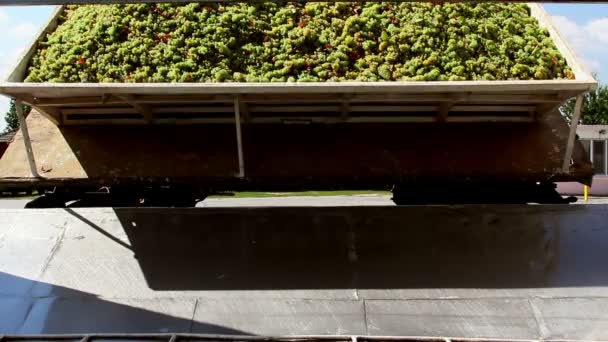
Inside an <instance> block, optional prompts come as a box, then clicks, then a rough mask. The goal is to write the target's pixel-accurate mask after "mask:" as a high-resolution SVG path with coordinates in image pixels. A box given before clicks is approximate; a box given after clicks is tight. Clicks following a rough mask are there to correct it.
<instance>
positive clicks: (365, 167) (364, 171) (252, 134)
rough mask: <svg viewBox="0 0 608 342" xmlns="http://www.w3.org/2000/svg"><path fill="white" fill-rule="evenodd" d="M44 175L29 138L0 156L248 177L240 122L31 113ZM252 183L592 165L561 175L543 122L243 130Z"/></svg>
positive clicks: (553, 137)
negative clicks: (67, 120)
mask: <svg viewBox="0 0 608 342" xmlns="http://www.w3.org/2000/svg"><path fill="white" fill-rule="evenodd" d="M28 126H29V128H30V131H31V135H32V145H33V150H34V155H35V157H36V160H37V163H38V168H39V170H38V172H39V174H40V175H41V176H42V178H40V179H36V178H31V176H30V171H29V169H28V167H27V165H28V164H27V160H26V153H25V150H24V146H23V141H22V136H21V134H18V135H17V136H16V139H15V141H14V142H13V143H12V144H11V145H10V146H9V149H8V150H7V151H6V153H5V155H4V156H3V158H2V159H0V181H2V182H4V183H10V182H23V181H36V182H51V183H52V182H53V181H55V182H56V183H57V184H61V181H64V180H74V181H81V182H84V183H86V182H89V183H91V184H100V183H101V184H107V185H118V184H121V183H122V184H124V183H125V182H130V181H133V182H148V181H149V182H151V183H172V182H185V183H190V184H194V183H197V184H206V185H210V186H213V185H218V184H221V183H226V182H227V183H233V184H234V183H235V182H236V180H237V177H236V176H237V175H238V173H239V167H238V154H237V146H236V141H235V139H234V126H233V125H186V126H179V125H177V126H156V125H143V126H63V127H57V126H55V125H53V124H52V123H51V122H49V121H48V120H46V119H44V118H43V117H41V116H40V115H39V114H37V113H36V112H32V114H31V115H30V116H29V117H28ZM242 135H243V146H244V147H243V153H244V155H243V158H244V162H245V163H244V164H245V165H246V167H245V176H246V177H245V180H244V182H245V183H249V184H252V185H251V186H252V187H255V186H259V187H272V186H275V187H278V186H280V185H284V186H286V187H289V186H295V185H297V184H302V185H304V184H307V183H308V184H311V185H314V184H315V183H319V184H320V183H327V184H333V185H334V186H339V185H340V184H348V183H351V184H357V183H358V184H361V186H365V185H370V184H376V185H380V184H384V185H385V186H387V185H390V184H393V183H395V182H398V181H408V180H432V179H443V180H450V179H455V180H475V179H484V180H497V181H498V180H516V179H522V180H524V179H528V180H539V181H540V180H556V181H557V180H564V181H565V180H572V181H580V182H587V181H588V180H589V179H590V177H591V175H592V169H591V164H590V162H589V161H588V160H587V159H586V158H587V157H586V155H585V154H584V153H582V152H583V148H582V146H579V145H580V143H578V142H577V144H576V146H575V149H574V156H575V161H576V163H575V164H574V165H573V166H572V167H571V170H570V173H569V174H566V173H564V172H563V171H562V170H561V166H562V161H563V156H564V150H565V147H566V143H567V139H568V126H567V124H566V123H565V121H564V120H563V119H562V118H561V117H559V116H557V115H548V116H546V117H544V118H543V119H541V120H540V121H538V122H537V123H534V124H500V125H499V124H491V123H486V124H482V123H478V124H455V123H454V124H438V125H426V124H359V125H348V124H342V125H315V124H311V125H248V124H243V125H242Z"/></svg>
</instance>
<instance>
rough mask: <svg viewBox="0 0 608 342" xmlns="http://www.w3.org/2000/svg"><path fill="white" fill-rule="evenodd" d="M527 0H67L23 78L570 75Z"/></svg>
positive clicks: (174, 79) (375, 78)
mask: <svg viewBox="0 0 608 342" xmlns="http://www.w3.org/2000/svg"><path fill="white" fill-rule="evenodd" d="M572 77H574V75H573V73H572V70H571V69H570V67H569V66H568V65H567V63H566V61H565V59H564V58H563V57H562V56H561V54H560V53H559V51H558V49H557V48H556V47H555V45H554V43H553V41H552V40H551V38H550V36H549V33H548V32H547V30H545V29H543V28H541V27H540V26H539V25H538V23H537V21H536V19H534V18H533V17H531V16H530V11H529V8H528V7H527V6H526V5H524V4H504V3H498V2H495V3H494V2H493V3H485V4H484V3H448V4H444V5H434V4H430V3H409V2H397V3H378V2H370V3H365V2H337V3H328V2H318V3H317V2H308V3H299V2H294V3H290V2H286V3H280V4H279V3H274V2H266V3H235V4H202V3H190V4H163V3H159V4H113V5H71V6H67V7H66V9H65V11H64V12H63V13H62V14H61V16H60V19H59V25H58V27H57V28H56V29H55V30H54V31H53V32H50V33H48V34H46V35H45V36H43V37H42V40H41V41H40V43H39V45H38V49H37V50H36V52H35V54H34V56H33V58H32V59H31V61H30V64H29V67H28V71H27V77H26V82H321V81H335V82H340V81H349V80H358V81H366V82H373V81H394V80H408V81H423V80H426V81H434V80H450V81H462V80H476V79H483V80H508V79H522V80H529V79H556V78H572Z"/></svg>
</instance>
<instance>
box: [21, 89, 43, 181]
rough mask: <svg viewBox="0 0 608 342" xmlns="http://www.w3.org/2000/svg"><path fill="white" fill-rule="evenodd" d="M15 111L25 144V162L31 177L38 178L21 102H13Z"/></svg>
mask: <svg viewBox="0 0 608 342" xmlns="http://www.w3.org/2000/svg"><path fill="white" fill-rule="evenodd" d="M15 111H16V112H17V117H18V118H19V128H20V129H21V134H22V135H23V143H24V144H25V152H26V154H27V162H28V163H29V165H30V173H31V174H32V177H36V178H38V177H40V175H39V174H38V168H37V167H36V159H34V150H33V149H32V141H31V140H30V133H29V131H28V129H27V122H26V120H25V115H24V113H23V103H22V102H21V100H17V99H16V100H15Z"/></svg>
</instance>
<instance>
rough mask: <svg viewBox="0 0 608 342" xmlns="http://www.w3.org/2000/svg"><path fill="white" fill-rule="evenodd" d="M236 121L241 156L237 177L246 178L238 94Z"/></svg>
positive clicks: (238, 147) (238, 151)
mask: <svg viewBox="0 0 608 342" xmlns="http://www.w3.org/2000/svg"><path fill="white" fill-rule="evenodd" d="M234 122H235V126H236V146H237V153H238V158H239V173H238V174H237V177H239V178H245V161H244V158H243V137H242V135H241V110H240V99H239V97H238V96H235V97H234Z"/></svg>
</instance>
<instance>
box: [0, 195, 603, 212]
mask: <svg viewBox="0 0 608 342" xmlns="http://www.w3.org/2000/svg"><path fill="white" fill-rule="evenodd" d="M29 201H30V199H10V198H0V208H3V209H21V208H23V207H24V206H25V204H26V203H27V202H29ZM576 204H608V197H590V198H589V200H588V201H587V202H585V201H584V200H583V198H582V197H579V200H578V202H577V203H576ZM359 205H363V206H381V205H382V206H392V205H394V203H393V201H391V196H390V195H388V196H387V195H357V196H293V197H262V198H231V197H225V198H208V199H206V200H204V201H203V202H200V203H198V204H197V207H208V208H217V207H267V206H271V207H298V206H314V207H340V206H359Z"/></svg>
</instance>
